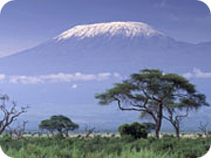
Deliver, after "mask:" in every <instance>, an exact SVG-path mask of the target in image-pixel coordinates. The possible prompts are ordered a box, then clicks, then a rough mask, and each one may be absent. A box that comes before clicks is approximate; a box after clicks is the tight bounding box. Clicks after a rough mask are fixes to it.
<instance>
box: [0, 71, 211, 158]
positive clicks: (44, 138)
mask: <svg viewBox="0 0 211 158" xmlns="http://www.w3.org/2000/svg"><path fill="white" fill-rule="evenodd" d="M96 98H97V99H98V100H99V103H100V104H102V105H108V104H110V103H113V102H115V103H116V104H117V105H118V107H119V109H120V110H123V111H138V112H140V115H141V117H147V118H150V120H151V121H152V122H146V123H141V124H140V123H138V122H135V123H132V124H124V125H122V126H120V127H119V129H118V130H119V133H120V136H121V137H118V136H115V135H112V136H109V137H105V136H103V135H98V136H96V135H93V131H94V129H95V128H92V129H87V130H85V132H87V133H85V135H83V136H81V135H78V136H77V137H70V135H69V134H70V131H73V130H75V129H77V128H79V125H78V124H76V123H74V122H73V121H72V120H71V119H70V118H68V117H66V116H63V115H54V116H51V117H50V118H49V119H46V120H43V121H41V123H40V125H39V129H40V130H41V131H40V132H39V134H38V136H37V137H36V136H33V135H30V136H27V135H24V130H25V124H26V123H24V124H23V128H16V129H14V130H12V129H11V128H10V127H9V125H10V124H12V123H13V122H14V120H15V119H16V118H18V117H19V116H20V115H21V114H23V113H25V112H26V109H27V108H26V107H25V108H21V109H20V110H17V108H16V104H15V103H13V104H12V105H11V109H9V108H8V106H6V105H5V102H6V101H7V98H6V97H0V101H2V105H1V109H0V111H1V112H2V113H3V117H2V120H0V134H2V133H3V132H5V129H10V130H9V132H7V133H8V134H7V135H5V136H3V137H0V144H1V145H2V147H3V149H4V151H5V152H6V153H7V154H8V155H10V156H12V157H14V158H197V157H200V156H202V155H204V154H205V153H206V152H207V151H208V149H209V147H210V144H211V137H210V133H209V131H208V128H207V126H208V124H202V123H201V124H200V127H199V129H200V130H201V131H202V134H201V133H200V134H199V135H198V136H197V135H195V136H191V137H190V138H185V137H184V136H183V137H180V129H181V122H182V120H183V119H184V118H186V117H188V115H189V112H190V111H193V110H195V109H198V108H200V107H202V106H209V104H208V103H207V102H206V96H205V95H204V94H202V93H199V92H198V91H197V90H196V88H195V86H194V85H193V84H191V83H190V82H189V81H188V80H186V79H185V78H184V77H182V76H179V75H177V74H170V73H163V72H161V71H160V70H153V69H152V70H150V69H146V70H142V71H140V72H139V73H135V74H132V75H131V76H130V78H129V79H127V80H125V81H123V82H122V83H118V84H115V85H114V87H113V88H111V89H108V90H107V91H106V92H104V93H102V94H98V95H97V96H96ZM163 119H165V120H167V121H168V122H169V123H170V124H171V125H172V127H173V129H174V130H175V136H176V137H174V136H168V135H164V136H162V137H160V132H161V130H162V129H161V127H162V123H163ZM152 130H155V137H152V136H151V137H149V133H150V132H152ZM203 136H204V137H206V138H203ZM158 138H159V139H158ZM178 138H181V139H178Z"/></svg>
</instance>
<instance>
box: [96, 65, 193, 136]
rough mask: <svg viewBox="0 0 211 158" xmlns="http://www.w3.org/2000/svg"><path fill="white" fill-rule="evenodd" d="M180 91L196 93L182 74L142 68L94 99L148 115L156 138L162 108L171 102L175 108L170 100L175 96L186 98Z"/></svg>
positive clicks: (181, 99)
mask: <svg viewBox="0 0 211 158" xmlns="http://www.w3.org/2000/svg"><path fill="white" fill-rule="evenodd" d="M180 91H186V93H187V94H188V95H189V94H191V96H193V95H195V94H196V90H195V87H194V85H192V84H190V83H189V81H188V80H186V79H185V78H183V77H182V76H179V75H177V74H169V73H167V74H165V73H163V72H161V71H160V70H154V69H145V70H142V71H140V72H139V73H135V74H132V75H131V76H130V78H129V79H128V80H125V81H123V82H122V83H118V84H115V85H114V87H113V88H111V89H108V90H107V91H106V92H104V93H102V94H97V95H96V98H97V99H99V103H100V104H102V105H107V104H110V103H112V102H116V103H117V105H118V107H119V109H121V110H123V111H124V110H126V111H139V112H141V116H142V117H145V116H150V117H151V118H152V120H153V121H154V123H155V134H156V137H157V138H159V135H160V130H161V125H162V120H163V117H164V110H165V109H166V107H170V105H171V106H172V105H174V106H173V107H174V108H176V104H173V103H175V102H176V101H177V99H178V98H180V99H179V101H183V100H184V102H185V100H186V101H188V99H186V98H185V97H186V96H185V95H183V96H179V95H180ZM176 96H178V97H176ZM189 99H191V97H189ZM189 101H190V100H189ZM182 105H183V106H185V105H187V104H182V103H180V106H182ZM166 118H167V117H166Z"/></svg>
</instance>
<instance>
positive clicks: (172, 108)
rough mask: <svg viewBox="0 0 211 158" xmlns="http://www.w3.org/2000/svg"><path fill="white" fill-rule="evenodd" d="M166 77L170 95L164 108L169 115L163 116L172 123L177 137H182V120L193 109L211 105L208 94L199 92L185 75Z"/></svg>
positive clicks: (167, 75) (169, 75) (168, 75)
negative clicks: (207, 98)
mask: <svg viewBox="0 0 211 158" xmlns="http://www.w3.org/2000/svg"><path fill="white" fill-rule="evenodd" d="M164 79H165V80H167V81H168V85H169V86H168V87H167V90H168V91H169V94H170V95H169V97H168V98H166V102H165V106H164V107H165V108H164V110H165V112H166V113H167V115H164V116H163V118H164V119H166V120H167V121H169V122H170V123H171V125H172V126H173V127H174V129H175V134H176V137H177V138H180V128H181V127H180V126H181V122H182V121H183V120H184V119H185V118H186V117H188V115H189V113H190V112H191V111H192V110H197V109H198V108H200V107H201V106H209V104H208V103H207V102H206V96H205V95H204V94H201V93H199V92H197V90H196V88H195V86H194V85H193V84H192V83H190V82H189V81H188V80H187V79H185V78H184V77H182V76H179V75H176V74H166V75H165V76H164ZM166 113H165V114H166Z"/></svg>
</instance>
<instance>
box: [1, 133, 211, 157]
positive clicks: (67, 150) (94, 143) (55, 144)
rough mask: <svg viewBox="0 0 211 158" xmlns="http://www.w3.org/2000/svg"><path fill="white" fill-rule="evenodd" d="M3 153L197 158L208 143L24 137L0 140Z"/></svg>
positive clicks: (198, 141) (189, 139)
mask: <svg viewBox="0 0 211 158" xmlns="http://www.w3.org/2000/svg"><path fill="white" fill-rule="evenodd" d="M0 143H1V145H2V147H3V150H4V151H5V152H6V153H7V154H8V155H10V156H12V157H14V158H140V157H141V158H197V157H200V156H202V155H204V154H205V153H206V152H207V151H208V149H209V146H210V143H211V139H210V138H209V139H204V138H195V139H191V138H182V139H180V140H178V139H176V138H173V137H170V136H168V137H167V136H164V137H163V138H161V139H159V140H158V139H155V138H153V137H149V138H148V139H138V140H136V139H134V138H132V137H124V138H119V137H101V136H95V137H93V138H88V139H87V138H82V137H81V138H65V139H59V138H57V137H52V138H48V137H41V138H38V137H37V138H36V137H28V138H27V137H25V138H22V139H19V140H12V139H10V138H9V137H3V138H1V139H0Z"/></svg>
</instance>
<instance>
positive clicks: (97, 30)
mask: <svg viewBox="0 0 211 158" xmlns="http://www.w3.org/2000/svg"><path fill="white" fill-rule="evenodd" d="M161 34H162V33H160V32H158V31H156V30H154V29H153V28H152V27H151V26H149V25H147V24H145V23H141V22H109V23H96V24H88V25H78V26H75V27H73V28H71V29H69V30H67V31H65V32H63V33H62V34H60V35H59V36H57V37H56V38H55V39H56V40H58V41H61V40H66V39H70V38H74V37H75V38H79V39H84V38H92V37H96V36H100V35H106V36H111V37H113V36H116V35H122V36H125V37H130V38H133V37H138V36H144V37H151V36H155V35H161Z"/></svg>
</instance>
